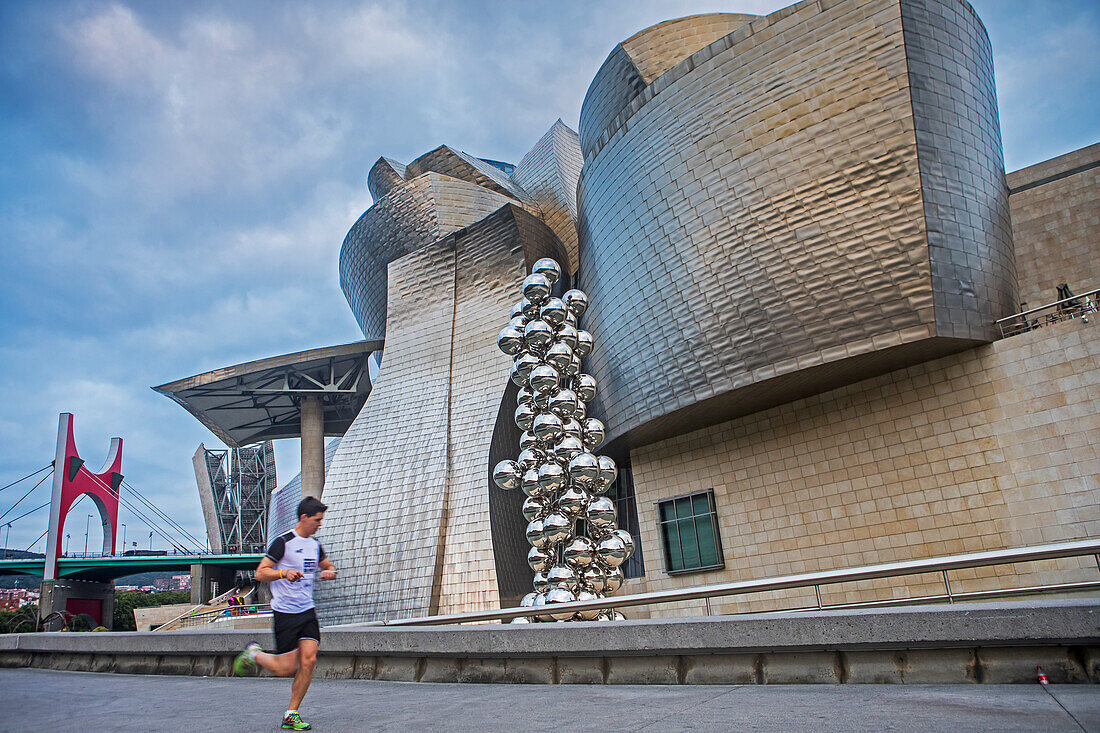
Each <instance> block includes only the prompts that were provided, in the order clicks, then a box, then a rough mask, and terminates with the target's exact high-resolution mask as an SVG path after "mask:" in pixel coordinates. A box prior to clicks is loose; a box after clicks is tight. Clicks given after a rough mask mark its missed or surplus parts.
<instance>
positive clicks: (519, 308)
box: [508, 300, 525, 320]
mask: <svg viewBox="0 0 1100 733" xmlns="http://www.w3.org/2000/svg"><path fill="white" fill-rule="evenodd" d="M524 302H525V301H523V300H521V301H519V302H518V303H516V304H515V305H513V306H512V310H510V311H508V320H511V319H513V318H515V317H516V316H522V315H523V304H524Z"/></svg>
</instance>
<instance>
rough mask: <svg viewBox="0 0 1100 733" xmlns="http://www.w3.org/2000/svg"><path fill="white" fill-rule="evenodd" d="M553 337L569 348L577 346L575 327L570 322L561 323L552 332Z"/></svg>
mask: <svg viewBox="0 0 1100 733" xmlns="http://www.w3.org/2000/svg"><path fill="white" fill-rule="evenodd" d="M554 338H555V339H556V340H557V341H558V342H560V343H563V344H565V345H566V346H568V347H569V348H571V349H575V348H577V329H576V328H574V327H573V325H572V324H571V323H568V322H566V323H563V324H561V326H560V327H559V328H558V329H557V332H556V333H555V334H554Z"/></svg>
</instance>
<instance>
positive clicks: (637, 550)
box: [607, 461, 645, 578]
mask: <svg viewBox="0 0 1100 733" xmlns="http://www.w3.org/2000/svg"><path fill="white" fill-rule="evenodd" d="M607 498H609V499H611V501H613V502H614V503H615V513H616V516H617V518H618V525H619V527H620V528H622V529H625V530H626V531H627V532H629V533H630V536H631V537H633V538H634V554H633V555H631V556H630V557H629V558H627V561H626V562H624V563H623V564H622V566H621V567H622V571H623V576H624V577H627V578H640V577H642V576H643V575H645V563H644V562H642V538H641V536H640V534H641V533H640V532H639V531H638V503H637V502H636V501H635V500H634V474H632V473H631V472H630V463H628V462H625V461H624V462H623V463H622V465H620V466H619V476H618V478H616V479H615V483H613V484H611V488H610V489H608V490H607Z"/></svg>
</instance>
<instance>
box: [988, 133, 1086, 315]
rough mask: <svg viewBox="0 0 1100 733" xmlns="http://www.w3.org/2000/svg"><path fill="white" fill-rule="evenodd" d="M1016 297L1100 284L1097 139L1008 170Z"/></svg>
mask: <svg viewBox="0 0 1100 733" xmlns="http://www.w3.org/2000/svg"><path fill="white" fill-rule="evenodd" d="M1008 186H1009V190H1010V195H1009V206H1010V207H1011V208H1012V234H1013V238H1014V240H1015V242H1016V270H1017V272H1018V273H1019V278H1020V300H1022V301H1025V302H1027V305H1028V307H1029V308H1036V307H1038V306H1040V305H1043V304H1045V303H1052V302H1054V301H1055V300H1057V299H1058V292H1057V289H1058V285H1059V284H1061V283H1068V284H1069V286H1070V290H1072V291H1073V292H1074V293H1081V292H1084V291H1085V290H1088V289H1090V288H1098V287H1100V143H1097V144H1096V145H1090V146H1088V147H1087V148H1081V149H1080V150H1075V151H1073V152H1072V153H1066V154H1065V155H1060V156H1058V157H1057V158H1052V159H1050V160H1047V161H1044V162H1042V163H1038V164H1036V165H1033V166H1030V167H1028V168H1024V169H1022V170H1018V171H1016V172H1015V173H1010V174H1009V175H1008Z"/></svg>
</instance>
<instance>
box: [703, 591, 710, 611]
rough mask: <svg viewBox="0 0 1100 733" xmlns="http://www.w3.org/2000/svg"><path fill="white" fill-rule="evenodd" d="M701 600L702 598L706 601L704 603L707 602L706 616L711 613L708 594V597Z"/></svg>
mask: <svg viewBox="0 0 1100 733" xmlns="http://www.w3.org/2000/svg"><path fill="white" fill-rule="evenodd" d="M703 600H704V601H705V602H706V604H707V615H708V616H710V615H711V613H710V596H708V597H706V598H704V599H703Z"/></svg>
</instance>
